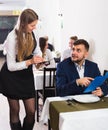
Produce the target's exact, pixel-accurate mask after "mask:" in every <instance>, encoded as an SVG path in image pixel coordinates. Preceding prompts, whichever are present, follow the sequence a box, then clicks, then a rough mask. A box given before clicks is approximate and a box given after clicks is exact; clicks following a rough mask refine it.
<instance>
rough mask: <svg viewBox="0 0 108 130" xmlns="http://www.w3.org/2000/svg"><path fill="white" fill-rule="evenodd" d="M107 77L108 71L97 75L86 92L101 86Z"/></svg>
mask: <svg viewBox="0 0 108 130" xmlns="http://www.w3.org/2000/svg"><path fill="white" fill-rule="evenodd" d="M107 78H108V72H106V74H105V75H104V76H97V77H96V78H95V79H94V80H93V81H92V82H91V84H90V85H89V86H88V87H87V88H86V89H85V90H84V93H88V92H92V91H94V90H95V89H96V88H97V87H99V86H101V85H102V84H103V83H104V81H105V80H106V79H107Z"/></svg>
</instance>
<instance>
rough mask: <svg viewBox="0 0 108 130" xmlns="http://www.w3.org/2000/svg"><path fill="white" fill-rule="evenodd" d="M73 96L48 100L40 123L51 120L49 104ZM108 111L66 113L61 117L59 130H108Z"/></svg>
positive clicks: (61, 114)
mask: <svg viewBox="0 0 108 130" xmlns="http://www.w3.org/2000/svg"><path fill="white" fill-rule="evenodd" d="M72 97H73V96H67V97H50V98H47V99H46V101H45V104H44V107H43V110H42V114H41V118H40V123H47V120H48V119H49V103H50V102H51V101H63V100H66V99H69V98H72ZM107 123H108V109H106V108H105V109H95V110H86V111H75V112H65V113H60V115H59V130H81V129H83V130H108V125H107Z"/></svg>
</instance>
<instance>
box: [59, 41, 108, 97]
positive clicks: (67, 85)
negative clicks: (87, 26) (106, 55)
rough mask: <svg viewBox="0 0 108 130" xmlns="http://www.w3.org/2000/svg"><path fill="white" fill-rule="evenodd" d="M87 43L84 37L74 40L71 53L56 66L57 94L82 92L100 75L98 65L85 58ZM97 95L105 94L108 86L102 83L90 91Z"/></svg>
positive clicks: (87, 49)
mask: <svg viewBox="0 0 108 130" xmlns="http://www.w3.org/2000/svg"><path fill="white" fill-rule="evenodd" d="M88 51H89V44H88V42H87V41H85V40H84V39H79V40H77V41H75V42H74V44H73V47H72V55H71V57H69V58H67V59H66V60H64V61H62V62H61V63H59V64H58V66H57V73H56V76H57V95H58V96H67V95H76V94H83V91H84V90H85V88H86V87H87V86H88V85H89V84H90V82H91V81H92V80H93V79H94V78H95V77H96V76H100V70H99V68H98V65H97V64H96V63H94V62H92V61H89V60H87V59H86V58H87V55H88ZM92 93H93V94H95V95H97V96H102V95H106V94H107V93H108V87H107V86H106V85H105V84H103V85H102V86H99V87H98V88H97V89H96V90H95V91H93V92H92Z"/></svg>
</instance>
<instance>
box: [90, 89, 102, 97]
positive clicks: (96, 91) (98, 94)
mask: <svg viewBox="0 0 108 130" xmlns="http://www.w3.org/2000/svg"><path fill="white" fill-rule="evenodd" d="M92 94H94V95H96V96H99V97H101V96H102V95H103V92H102V89H101V88H100V87H98V88H96V90H95V91H93V92H92Z"/></svg>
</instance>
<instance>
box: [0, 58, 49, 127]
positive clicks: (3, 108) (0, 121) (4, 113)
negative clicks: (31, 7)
mask: <svg viewBox="0 0 108 130" xmlns="http://www.w3.org/2000/svg"><path fill="white" fill-rule="evenodd" d="M3 63H4V58H0V68H1V66H2V64H3ZM20 105H21V109H20V110H21V111H20V118H21V119H23V117H24V115H25V111H24V108H23V103H22V101H20ZM21 121H22V120H21ZM47 129H48V127H47V126H46V125H40V124H39V123H37V122H36V123H35V125H34V129H33V130H47ZM0 130H10V126H9V107H8V102H7V99H6V97H4V96H3V95H2V94H0Z"/></svg>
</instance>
